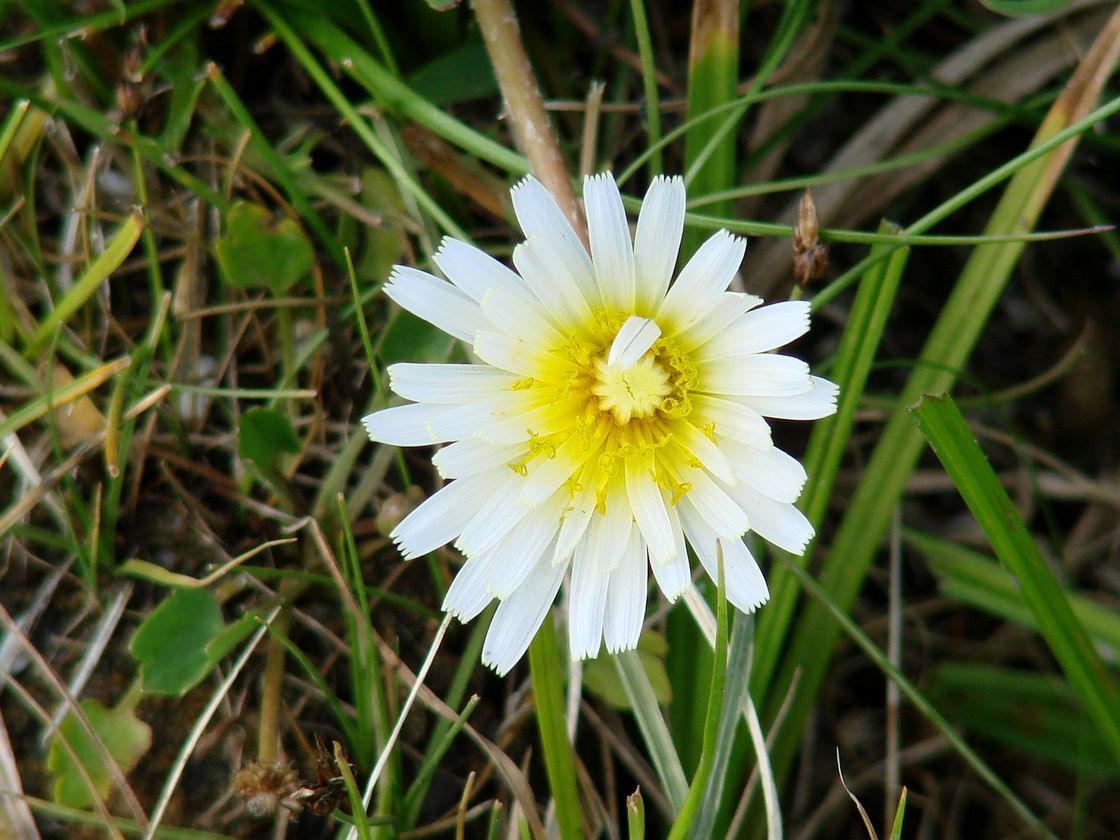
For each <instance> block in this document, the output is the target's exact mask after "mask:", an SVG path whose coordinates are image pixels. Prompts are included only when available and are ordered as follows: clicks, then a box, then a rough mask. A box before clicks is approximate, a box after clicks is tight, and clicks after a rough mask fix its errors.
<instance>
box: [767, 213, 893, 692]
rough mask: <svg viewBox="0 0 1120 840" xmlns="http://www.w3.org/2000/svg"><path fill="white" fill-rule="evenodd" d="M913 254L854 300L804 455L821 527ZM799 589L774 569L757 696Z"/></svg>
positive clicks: (883, 265)
mask: <svg viewBox="0 0 1120 840" xmlns="http://www.w3.org/2000/svg"><path fill="white" fill-rule="evenodd" d="M897 229H898V228H897V227H896V226H894V225H890V224H888V223H883V224H882V225H880V226H879V230H880V231H882V232H884V233H886V232H890V231H897ZM891 250H892V249H890V248H889V247H888V246H885V245H879V246H876V247H875V248H873V249H872V252H871V253H872V255H873V256H874V255H876V254H878V253H881V252H884V251H891ZM909 253H910V252H909V249H908V248H897V249H893V252H892V253H891V254H890V257H889V258H888V259H886V260H884V261H881V262H878V263H876V264H875V265H874V266H872V267H871V268H870V269H868V271H867V273H866V274H865V275H864V277H863V280H862V281H861V282H860V285H859V290H858V291H857V292H856V297H855V300H854V301H853V302H852V309H851V313H850V314H849V316H848V322H847V325H846V326H845V328H844V334H843V335H842V336H841V337H840V346H839V348H838V349H837V351H836V362H835V366H834V368H833V372H832V376H833V379H834V380H835V381H836V383H837V384H838V385H839V386H840V396H839V398H838V400H837V407H836V413H835V414H834V415H832V416H831V417H827V418H825V419H824V420H821V421H819V422H818V423H817V425H816V426H815V428H814V429H813V434H812V437H811V438H810V439H809V447H808V449H807V450H806V453H805V470H806V472H807V473H808V474H809V481H808V483H807V485H806V487H805V492H804V494H803V495H802V497H801V509H802V510H803V511H804V512H805V515H806V516H807V517H808V518H809V521H810V522H812V523H813V526H814V527H820V524H821V520H822V519H823V517H824V512H825V506H826V505H827V504H828V498H829V496H830V495H831V493H832V487H833V484H834V483H835V481H836V474H837V472H838V471H839V469H840V461H841V459H842V457H843V455H844V450H845V448H846V447H847V444H848V437H849V436H850V435H851V432H852V423H853V422H854V419H855V412H856V407H857V406H858V405H859V402H860V399H861V398H862V396H863V391H864V388H865V387H866V385H867V376H868V373H869V372H870V371H871V365H872V363H873V362H874V361H875V354H876V352H877V351H878V349H879V342H880V339H881V338H882V336H883V330H884V329H885V328H886V324H887V316H888V315H889V314H890V311H891V307H892V306H893V305H894V299H895V295H896V293H897V292H898V286H899V283H900V282H901V281H902V274H903V271H904V270H905V268H906V261H907V258H908V257H909ZM811 552H812V547H810V549H809V550H808V551H806V553H805V554H804V555H803V556H802V557H799V558H793V562H795V563H797V564H798V565H799V566H801V567H802V568H806V567H807V566H808V563H809V558H810V556H811ZM799 591H800V587H799V586H798V584H797V581H796V579H795V578H794V577H793V576H792V575H791V574H790V573H789V572H788V571H786V568H785V566H784V565H775V566H774V568H773V569H772V570H771V572H770V603H769V604H767V605H766V608H765V609H763V610H761V611H760V612H759V617H758V630H757V634H756V639H755V660H754V664H753V665H752V668H751V688H752V693H753V694H754V696H755V697H763V696H764V693H765V689H766V686H768V685H769V684H770V679H771V677H772V676H773V673H774V669H775V667H776V665H777V662H778V656H779V654H780V653H781V640H782V639H784V638H785V637H786V634H787V632H788V630H789V624H790V621H791V619H792V618H793V613H794V608H795V606H796V604H797V598H798V592H799Z"/></svg>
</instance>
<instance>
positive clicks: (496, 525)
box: [455, 475, 529, 557]
mask: <svg viewBox="0 0 1120 840" xmlns="http://www.w3.org/2000/svg"><path fill="white" fill-rule="evenodd" d="M523 480H524V479H522V478H521V476H519V475H510V476H509V478H506V479H504V480H502V481H498V482H495V485H494V486H493V487H492V488H491V489H490V491H489V495H488V496H487V497H486V501H484V502H483V503H482V506H481V507H480V508H479V511H478V513H476V514H475V516H474V518H473V519H472V520H471V521H470V522H469V523H468V524H467V526H466V527H465V528H463V532H462V533H461V534H460V535H459V539H457V540H456V541H455V547H456V548H458V549H459V550H460V551H461V552H463V553H464V554H466V555H467V556H468V557H473V556H474V555H476V554H481V553H482V552H484V551H486V550H487V549H488V548H491V547H493V546H494V545H497V543H498V541H499V540H501V538H502V537H504V536H505V535H506V534H508V533H509V532H510V531H511V530H512V529H513V527H514V526H515V525H516V524H517V523H518V522H520V521H521V519H522V518H523V517H524V516H525V515H526V514H527V513H528V512H529V509H528V508H526V507H523V506H521V505H515V504H514V503H513V500H514V499H515V498H517V492H518V491H519V490H520V489H521V482H522V481H523Z"/></svg>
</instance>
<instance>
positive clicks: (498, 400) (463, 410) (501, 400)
mask: <svg viewBox="0 0 1120 840" xmlns="http://www.w3.org/2000/svg"><path fill="white" fill-rule="evenodd" d="M531 405H532V401H531V396H530V395H529V394H528V393H527V392H525V391H502V392H500V393H498V394H497V395H496V396H493V397H490V398H489V399H485V400H479V401H478V402H471V403H463V404H462V405H441V406H428V408H429V409H430V410H431V412H432V414H431V415H430V416H429V417H428V419H427V421H426V423H425V428H426V429H427V430H428V433H429V434H430V435H431V436H432V437H433V438H435V439H436V440H439V441H440V442H444V441H451V440H460V439H462V438H465V437H470V436H471V435H474V434H478V433H479V432H480V431H481V430H483V429H489V428H493V426H494V425H495V424H496V423H500V422H504V419H505V418H506V417H511V416H513V417H516V416H519V415H520V414H522V413H523V412H525V411H527V410H528V409H529V408H530V406H531ZM501 442H502V443H514V442H515V441H501Z"/></svg>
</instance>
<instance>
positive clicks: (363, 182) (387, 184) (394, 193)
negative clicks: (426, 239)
mask: <svg viewBox="0 0 1120 840" xmlns="http://www.w3.org/2000/svg"><path fill="white" fill-rule="evenodd" d="M359 184H360V186H361V193H360V196H361V201H362V206H363V207H365V208H366V209H367V210H369V211H370V212H371V213H376V214H378V215H379V216H381V218H382V219H384V220H385V221H386V222H387V224H384V225H381V226H380V227H372V226H368V225H363V226H362V230H363V232H364V240H365V246H364V249H363V251H362V258H361V260H360V261H359V262H358V265H357V267H356V270H357V273H358V274H359V275H360V276H361V277H365V278H373V279H374V280H384V279H385V278H386V277H388V276H389V272H390V271H391V270H392V268H393V265H394V264H395V263H398V262H400V261H401V256H402V255H403V254H404V246H405V242H406V238H405V235H404V233H403V232H402V231H401V230H400V226H399V224H393V223H392V220H393V219H399V218H400V217H402V216H403V215H404V214H405V210H404V202H403V201H402V200H401V193H400V190H399V189H398V188H397V185H396V183H395V182H394V181H393V179H392V178H391V177H390V176H389V173H388V172H386V171H385V170H384V169H378V168H377V167H374V166H368V167H366V168H365V169H364V170H362V174H361V177H360V178H359Z"/></svg>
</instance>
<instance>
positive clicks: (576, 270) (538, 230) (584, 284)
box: [510, 175, 599, 301]
mask: <svg viewBox="0 0 1120 840" xmlns="http://www.w3.org/2000/svg"><path fill="white" fill-rule="evenodd" d="M510 195H512V196H513V212H514V213H516V214H517V221H518V223H519V224H520V225H521V230H522V231H523V232H524V233H525V238H526V239H533V238H534V237H538V236H539V237H541V238H542V239H546V240H548V243H549V246H550V247H551V248H552V250H553V251H554V252H555V253H556V256H557V257H558V258H559V259H560V261H561V262H562V263H563V264H564V266H565V267H566V268H567V270H568V271H569V272H570V273H571V275H572V278H573V279H574V280H575V281H576V283H577V284H578V285H579V288H580V291H582V292H583V296H584V298H586V299H587V300H588V301H593V300H597V299H598V295H599V290H598V288H597V287H596V286H595V271H594V269H593V268H592V267H591V259H590V257H588V256H587V251H586V249H585V248H584V247H583V243H582V242H581V241H580V239H579V236H577V235H576V232H575V231H574V230H573V229H572V226H571V224H570V223H569V222H568V220H567V218H566V217H565V216H564V213H563V212H562V211H561V210H560V208H559V206H557V204H556V200H555V199H554V198H553V197H552V194H551V193H549V191H548V190H546V189H545V188H544V185H543V184H541V182H540V181H538V180H537V179H536V178H534V177H533V176H532V175H529V176H528V177H526V178H523V179H522V180H521V182H520V183H518V184H517V186H515V187H514V188H513V189H512V190H511V191H510Z"/></svg>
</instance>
